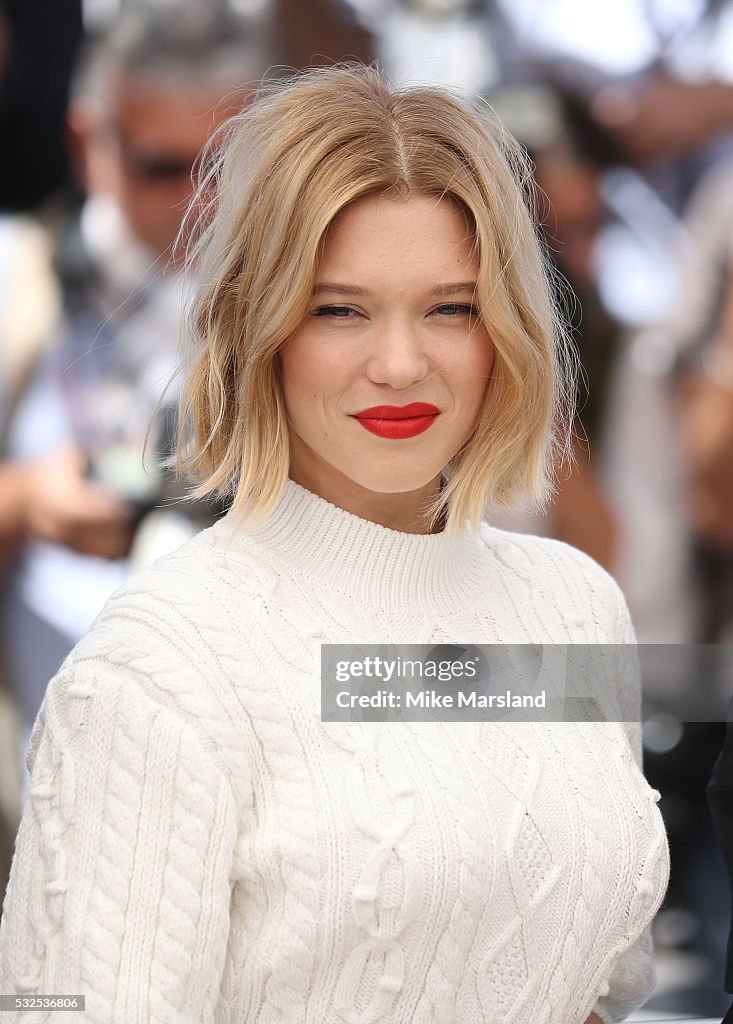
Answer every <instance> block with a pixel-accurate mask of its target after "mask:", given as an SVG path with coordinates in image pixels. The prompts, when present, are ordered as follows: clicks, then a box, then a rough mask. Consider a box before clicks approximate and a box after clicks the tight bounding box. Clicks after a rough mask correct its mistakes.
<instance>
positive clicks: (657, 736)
mask: <svg viewBox="0 0 733 1024" xmlns="http://www.w3.org/2000/svg"><path fill="white" fill-rule="evenodd" d="M683 731H684V729H683V726H682V723H681V722H680V721H679V720H678V719H677V718H675V716H674V715H670V714H668V713H667V712H666V711H659V712H657V713H656V714H654V715H650V717H649V718H647V719H646V721H645V722H644V724H643V725H642V727H641V736H642V742H643V744H644V749H645V750H648V751H649V753H650V754H667V753H669V751H670V750H674V748H675V747H676V746H677V744H678V743H679V742H680V740H681V739H682V733H683Z"/></svg>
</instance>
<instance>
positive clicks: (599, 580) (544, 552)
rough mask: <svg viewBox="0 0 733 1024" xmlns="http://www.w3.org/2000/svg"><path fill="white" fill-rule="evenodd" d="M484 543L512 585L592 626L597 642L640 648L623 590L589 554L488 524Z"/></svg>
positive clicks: (569, 618)
mask: <svg viewBox="0 0 733 1024" xmlns="http://www.w3.org/2000/svg"><path fill="white" fill-rule="evenodd" d="M480 541H481V543H482V544H483V545H484V546H485V548H486V549H487V550H488V551H489V552H490V553H491V555H492V562H493V563H494V564H495V565H496V566H498V567H499V571H500V572H502V573H503V574H504V575H505V576H506V577H507V579H508V581H512V580H513V581H514V582H515V585H519V586H525V587H527V588H528V589H532V590H533V591H538V592H539V593H540V594H542V595H543V597H544V598H545V599H546V600H548V601H550V602H551V603H552V604H553V605H554V606H555V607H556V608H557V609H558V611H559V612H561V614H562V615H563V617H565V618H567V619H568V620H569V621H572V622H575V621H577V622H578V623H580V622H581V621H584V622H589V623H590V625H591V627H592V632H593V633H594V634H595V636H594V638H593V639H595V640H597V641H600V642H609V643H633V642H635V636H634V631H633V626H632V624H631V619H630V616H629V611H628V607H627V605H626V599H625V598H624V595H623V592H622V591H621V588H620V587H619V585H618V583H617V582H616V580H615V579H614V578H613V577H612V576H611V575H610V573H608V572H607V571H606V570H605V569H604V568H603V567H602V566H600V565H599V564H598V563H597V562H596V561H594V559H592V558H591V557H590V556H589V555H586V554H585V552H583V551H580V550H578V549H577V548H574V547H572V546H571V545H570V544H566V543H564V542H563V541H559V540H554V539H551V538H549V537H537V536H533V535H531V534H523V533H514V532H513V531H510V530H501V529H497V528H496V527H493V526H490V525H489V524H488V523H483V524H482V528H481V535H480ZM589 639H590V637H589Z"/></svg>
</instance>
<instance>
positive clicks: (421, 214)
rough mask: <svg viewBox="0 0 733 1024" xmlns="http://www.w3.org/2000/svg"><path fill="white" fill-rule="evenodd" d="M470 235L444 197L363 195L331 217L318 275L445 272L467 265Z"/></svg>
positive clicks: (460, 214) (452, 203) (471, 261)
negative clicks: (385, 269) (382, 269)
mask: <svg viewBox="0 0 733 1024" xmlns="http://www.w3.org/2000/svg"><path fill="white" fill-rule="evenodd" d="M474 264H475V257H474V253H473V233H472V231H471V227H470V224H469V220H468V218H467V216H466V214H465V213H464V212H463V210H462V209H461V207H460V206H459V205H458V204H457V203H456V202H455V201H453V200H452V199H450V198H448V197H438V196H427V195H413V196H410V197H409V198H407V199H401V198H393V197H390V196H387V195H383V194H377V195H368V196H363V197H362V198H360V199H357V200H355V201H354V202H353V203H350V204H349V205H348V206H347V207H345V208H344V209H343V210H341V212H340V213H339V214H338V215H337V216H336V217H335V218H334V220H333V221H332V222H331V225H330V227H329V229H328V232H327V234H326V237H325V239H324V245H323V254H322V259H321V264H320V268H319V276H321V277H322V276H324V275H325V274H327V273H329V272H330V271H332V270H333V271H335V270H337V269H338V270H342V271H346V272H349V273H353V274H365V273H367V272H369V271H372V270H374V269H376V268H378V267H379V266H380V265H381V266H383V267H387V266H389V267H390V269H391V270H392V271H394V270H395V269H398V270H399V272H400V275H401V276H406V275H409V273H410V272H411V271H413V272H416V273H417V272H420V273H424V272H429V273H434V274H438V275H440V274H445V273H449V272H450V271H451V269H452V268H454V267H458V266H462V267H463V268H466V267H467V266H473V265H474Z"/></svg>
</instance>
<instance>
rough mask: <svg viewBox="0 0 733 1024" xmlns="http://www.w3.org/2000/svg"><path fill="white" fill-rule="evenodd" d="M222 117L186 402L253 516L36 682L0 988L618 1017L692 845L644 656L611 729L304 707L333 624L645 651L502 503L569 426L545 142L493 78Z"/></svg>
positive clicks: (585, 722)
mask: <svg viewBox="0 0 733 1024" xmlns="http://www.w3.org/2000/svg"><path fill="white" fill-rule="evenodd" d="M234 125H235V130H234V131H233V132H232V133H231V135H230V141H229V145H228V146H227V148H226V150H225V151H224V152H223V153H221V155H220V157H219V160H218V162H217V164H216V165H215V166H214V167H213V168H212V170H211V178H210V182H211V184H212V185H214V186H215V188H213V189H209V187H208V186H209V181H208V180H207V179H205V180H204V181H203V182H202V185H201V187H202V190H203V191H204V192H205V193H206V194H207V195H208V197H209V202H207V203H206V205H205V207H204V211H203V218H204V225H205V230H204V232H203V234H202V235H201V236H200V244H199V245H198V247H197V249H196V251H195V252H194V253H193V254H192V258H193V259H194V260H195V261H196V266H197V269H198V274H199V277H198V288H197V291H196V295H195V299H194V302H193V306H192V310H191V315H192V322H193V324H194V325H195V329H196V331H197V345H196V353H195V356H194V358H193V360H192V362H191V365H190V371H189V376H188V378H187V381H186V385H185V387H184V391H183V395H182V414H181V415H180V417H179V425H180V426H181V433H180V444H181V447H180V451H179V455H180V464H181V466H182V468H185V469H187V470H188V471H191V472H192V473H193V475H194V477H195V479H196V480H197V482H198V486H197V488H196V493H198V494H199V495H202V494H203V495H205V494H210V493H223V494H226V495H227V496H230V497H231V499H232V508H231V510H230V512H229V513H228V514H227V515H226V516H225V517H224V518H223V519H221V520H219V521H218V522H217V523H216V524H214V525H213V526H212V527H211V529H209V530H207V531H204V532H203V533H200V534H199V535H198V536H196V537H194V538H193V539H192V540H191V541H189V542H188V543H187V544H185V545H184V546H183V547H182V548H181V549H180V550H179V551H178V552H177V553H175V554H173V555H169V556H167V557H166V558H164V559H162V560H160V561H159V562H158V563H157V564H156V565H155V566H152V567H150V568H148V569H147V570H145V571H144V572H142V573H140V574H138V575H137V576H136V577H135V578H134V579H133V580H131V581H129V582H128V583H127V584H126V585H125V586H124V587H123V588H122V589H121V590H120V591H118V593H117V594H116V595H115V596H114V597H113V598H112V599H111V601H110V602H109V603H108V604H107V606H106V609H105V611H104V612H103V613H102V615H101V617H100V618H99V619H98V620H97V622H96V624H95V626H94V628H93V629H92V631H91V632H90V634H89V635H88V636H87V637H86V638H85V639H84V640H82V641H81V643H80V644H79V646H78V647H77V648H76V649H75V652H74V653H73V654H72V656H71V657H70V658H69V660H68V661H67V662H66V663H65V666H64V667H63V668H62V670H61V672H60V673H59V674H58V675H57V676H56V677H55V678H54V680H53V681H52V682H51V684H50V686H49V688H48V690H47V693H46V696H45V698H44V704H43V707H42V709H41V712H40V714H39V717H38V720H37V725H36V728H35V729H34V734H33V740H32V743H31V750H30V754H29V761H30V763H31V765H32V772H33V775H32V781H31V787H30V799H29V801H28V803H27V805H26V810H25V814H24V819H23V823H22V825H21V829H20V833H19V843H18V848H17V852H16V855H15V859H14V863H13V869H12V875H11V881H10V885H9V888H8V895H7V899H6V903H5V910H4V914H3V919H2V924H1V925H0V989H2V990H3V991H5V992H9V993H18V994H20V995H26V996H32V995H33V994H35V993H40V992H42V991H49V990H50V988H49V987H50V986H51V987H53V984H55V983H58V982H59V981H60V980H61V979H63V984H64V986H65V988H66V990H67V991H75V992H84V993H85V996H86V1012H87V1015H88V1017H89V1018H90V1019H94V1020H96V1021H100V1022H101V1021H113V1020H149V1019H151V1018H152V1019H154V1020H173V1019H175V1020H178V1021H180V1022H183V1021H191V1022H193V1021H204V1020H206V1021H214V1020H220V1021H223V1020H233V1019H236V1020H250V1019H252V1020H254V1019H272V1020H284V1021H291V1020H301V1021H306V1020H308V1021H315V1020H318V1021H322V1020H323V1021H329V1022H330V1021H336V1020H339V1021H344V1022H345V1021H357V1020H365V1019H370V1020H375V1021H376V1020H380V1021H382V1022H383V1024H388V1022H394V1024H397V1022H403V1021H407V1020H415V1021H417V1020H421V1021H422V1020H424V1021H436V1022H437V1021H441V1022H446V1024H448V1022H453V1021H455V1020H460V1021H461V1022H465V1024H468V1022H474V1021H475V1022H479V1021H486V1020H491V1021H493V1022H496V1024H513V1022H515V1021H538V1022H539V1021H541V1022H543V1024H611V1022H612V1021H619V1020H622V1019H623V1018H624V1017H626V1016H627V1015H628V1014H629V1013H630V1012H631V1011H632V1010H633V1009H634V1008H635V1007H636V1006H638V1005H639V1003H641V1002H642V1001H643V999H644V998H645V997H646V995H647V994H648V991H649V988H650V987H651V985H652V981H653V969H652V956H651V945H650V937H649V924H650V921H651V919H652V917H653V916H654V913H655V910H656V908H657V906H658V905H659V903H660V901H661V899H662V897H663V894H664V888H665V885H666V881H667V875H668V869H669V864H668V858H667V848H666V840H665V836H664V829H663V826H662V822H661V817H660V815H659V813H658V810H657V807H656V799H657V798H658V794H656V793H654V792H653V791H652V790H651V789H650V787H649V786H648V785H647V783H646V782H645V780H644V777H643V774H642V772H641V762H640V754H641V747H640V734H639V723H638V720H637V717H638V707H639V689H638V675H637V674H636V673H635V672H633V671H631V672H619V673H617V672H615V671H613V670H612V671H610V672H606V673H603V672H600V673H597V674H596V673H593V672H591V673H590V678H589V680H588V682H589V684H590V685H591V687H592V688H593V687H595V692H594V697H595V698H596V699H598V700H600V701H601V702H602V703H603V704H604V706H607V707H609V709H612V711H611V717H610V719H609V720H604V721H598V720H589V719H588V718H585V717H584V718H583V719H582V720H581V721H572V722H569V721H565V722H525V723H521V724H519V723H513V722H505V721H500V722H496V721H493V722H492V721H488V722H487V721H481V722H470V723H469V722H460V723H449V722H442V721H440V722H439V721H426V722H422V723H420V724H417V723H406V722H405V723H403V724H402V726H401V727H400V728H397V727H390V726H389V725H381V726H380V725H379V724H377V725H376V726H374V727H372V725H371V724H370V723H369V722H363V721H361V720H356V719H355V720H348V721H337V722H333V721H324V720H323V719H322V717H321V718H319V715H318V701H319V696H320V693H321V677H320V655H321V650H322V645H323V644H324V643H329V642H331V643H342V644H358V645H361V644H363V643H371V642H376V641H381V642H386V641H393V642H396V643H400V644H401V643H403V642H424V643H428V644H429V645H436V644H439V645H443V644H452V643H460V644H463V643H492V642H493V643H497V644H507V643H514V642H515V641H521V642H524V641H529V642H532V643H537V644H542V643H546V644H555V643H559V644H565V643H567V644H575V645H581V646H583V645H586V646H587V647H588V648H589V649H590V650H591V651H596V652H599V645H606V644H617V645H619V646H620V647H621V648H622V651H623V659H624V660H625V659H628V661H629V667H630V663H631V662H633V660H634V657H635V652H634V650H633V641H634V635H633V627H632V624H631V621H630V619H629V616H628V611H627V609H626V605H625V602H624V600H623V597H622V595H621V593H620V591H619V589H618V587H617V585H616V584H615V583H614V581H613V580H612V579H611V577H610V576H609V575H608V574H607V573H606V572H605V571H604V570H603V569H601V568H600V567H599V566H598V565H597V564H596V563H594V562H593V561H592V560H591V559H590V558H588V556H586V555H584V554H582V553H581V552H579V551H577V550H575V549H573V548H570V547H569V546H567V545H565V544H561V543H558V542H556V541H550V540H547V539H543V538H537V537H526V536H521V535H519V534H511V533H508V532H505V531H502V530H497V529H494V528H492V527H490V526H488V525H487V524H486V523H485V522H484V521H483V516H484V513H485V510H486V507H487V505H488V504H492V505H499V506H501V505H502V504H506V505H513V504H515V503H516V502H517V501H518V500H522V499H524V500H527V501H528V502H531V503H536V504H541V503H542V502H543V501H544V500H546V498H547V496H548V493H549V492H550V490H551V487H552V476H553V468H554V465H555V462H556V460H557V459H558V458H560V457H562V456H563V455H564V454H566V453H567V448H568V444H569V432H570V420H571V417H572V405H573V382H572V360H571V359H570V358H569V355H568V352H567V344H568V341H567V338H566V335H565V332H564V330H563V329H562V326H561V325H560V323H559V320H558V317H557V316H556V310H555V307H554V302H553V294H552V288H551V286H550V282H549V280H548V271H547V267H546V265H545V263H544V260H543V254H542V251H541V247H540V245H539V244H538V239H537V233H536V225H535V223H534V221H533V218H532V215H531V211H530V209H529V208H528V205H527V203H526V201H525V200H526V196H524V195H523V192H522V186H523V184H524V183H525V182H526V179H527V175H528V168H527V165H526V162H525V160H524V155H523V153H522V152H521V150H520V148H519V147H518V146H517V145H516V144H515V143H514V141H513V140H512V139H511V138H510V137H509V136H508V135H507V133H506V132H505V131H504V129H503V128H502V126H501V125H500V123H499V122H498V121H497V120H496V119H495V118H494V117H493V115H492V114H491V112H490V111H489V110H488V109H487V107H486V106H485V105H484V104H482V103H480V102H471V101H468V100H461V99H458V98H457V97H455V96H453V95H450V94H448V93H446V92H444V91H442V90H440V89H435V88H418V89H407V90H396V89H395V88H394V87H393V86H391V84H390V83H389V82H387V81H386V80H385V79H384V77H383V75H382V74H381V73H380V72H379V71H378V70H377V69H376V68H373V67H363V66H360V65H348V66H346V67H343V66H337V67H333V68H326V69H320V70H317V71H311V72H309V73H307V74H305V75H301V76H298V77H296V78H295V79H294V80H290V81H288V82H286V83H279V84H278V85H277V86H276V87H273V88H267V89H265V90H263V93H262V94H261V96H260V97H259V98H258V99H257V100H256V101H255V103H254V104H252V105H251V106H250V107H249V108H248V109H247V110H245V111H244V112H243V113H242V115H241V116H239V117H238V118H237V119H236V120H235V123H234ZM187 427H190V428H191V429H190V430H188V429H186V428H187ZM598 656H599V657H600V659H601V660H603V657H604V655H603V652H602V651H600V653H599V655H598ZM355 674H356V673H355ZM29 908H30V911H29Z"/></svg>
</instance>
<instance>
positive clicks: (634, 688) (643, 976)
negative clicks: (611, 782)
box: [591, 580, 668, 1024]
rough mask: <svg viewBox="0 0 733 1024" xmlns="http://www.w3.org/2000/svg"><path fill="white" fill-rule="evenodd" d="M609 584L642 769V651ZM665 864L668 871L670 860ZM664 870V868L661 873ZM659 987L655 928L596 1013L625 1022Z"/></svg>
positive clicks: (623, 706) (615, 976)
mask: <svg viewBox="0 0 733 1024" xmlns="http://www.w3.org/2000/svg"><path fill="white" fill-rule="evenodd" d="M609 583H610V586H611V591H612V592H611V594H610V595H609V599H610V607H611V608H612V609H613V612H612V616H613V617H612V620H611V624H610V627H609V633H608V636H609V641H608V642H609V643H614V644H617V645H620V646H619V647H618V648H617V650H618V652H619V656H618V659H617V666H618V669H617V679H616V684H617V687H618V708H619V715H620V721H621V724H622V726H623V729H624V732H625V733H626V738H627V740H628V743H629V747H630V749H631V753H632V755H633V758H634V760H635V762H636V764H637V765H638V767H639V768H640V769H641V768H642V742H641V674H640V667H639V662H638V654H637V651H636V644H637V640H636V634H635V632H634V627H633V625H632V622H631V617H630V615H629V610H628V607H627V605H626V600H625V598H624V596H623V594H622V592H621V590H620V588H619V587H618V585H617V584H616V583H615V582H614V581H612V580H609ZM665 864H666V865H667V867H666V870H667V871H668V859H667V860H666V861H665ZM663 870H664V869H662V868H660V871H663ZM664 888H666V877H665V878H655V879H654V884H653V888H652V889H651V890H650V892H649V895H648V899H649V900H650V901H651V902H652V903H653V904H655V905H658V903H659V902H660V901H661V892H662V889H664ZM654 984H655V973H654V950H653V945H652V934H651V923H650V924H649V925H647V927H645V928H644V930H643V931H642V933H641V934H640V935H639V937H638V938H637V939H636V941H635V942H633V944H632V945H631V946H629V948H628V949H627V950H626V951H625V952H624V953H623V955H622V956H621V957H620V958H619V959H618V960H617V962H616V964H615V966H614V969H613V972H612V973H611V976H610V978H609V981H608V989H607V991H605V992H602V993H601V994H600V997H599V999H598V1001H597V1002H596V1005H595V1006H594V1008H593V1011H594V1014H595V1016H596V1017H597V1018H598V1020H599V1021H600V1024H615V1022H616V1021H622V1020H625V1019H626V1018H627V1017H628V1016H629V1014H630V1013H632V1012H633V1011H634V1010H636V1009H638V1008H639V1007H640V1006H641V1005H642V1004H643V1003H644V1002H645V1001H646V1000H647V999H648V998H649V996H650V995H651V993H652V991H653V989H654ZM591 1020H592V1017H591Z"/></svg>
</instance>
